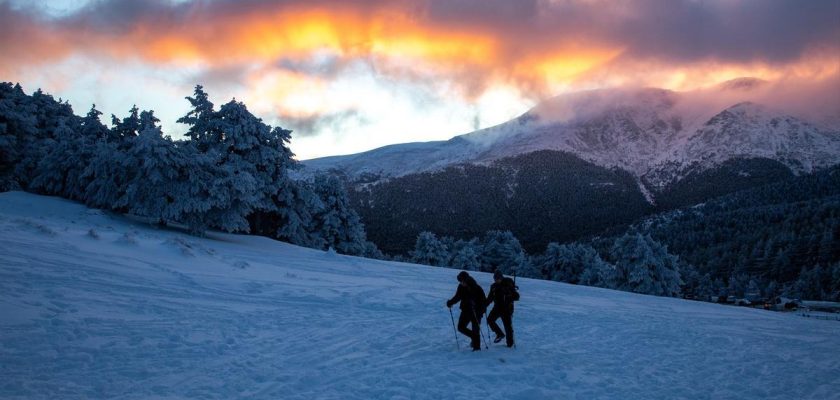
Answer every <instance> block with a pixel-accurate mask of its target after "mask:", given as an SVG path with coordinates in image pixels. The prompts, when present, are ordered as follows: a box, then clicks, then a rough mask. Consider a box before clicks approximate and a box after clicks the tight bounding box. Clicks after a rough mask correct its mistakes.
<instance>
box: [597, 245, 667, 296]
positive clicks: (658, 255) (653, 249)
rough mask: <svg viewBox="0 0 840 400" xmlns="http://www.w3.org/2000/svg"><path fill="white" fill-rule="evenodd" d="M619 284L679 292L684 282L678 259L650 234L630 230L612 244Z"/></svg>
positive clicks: (635, 289)
mask: <svg viewBox="0 0 840 400" xmlns="http://www.w3.org/2000/svg"><path fill="white" fill-rule="evenodd" d="M610 255H611V257H612V258H613V260H614V261H615V267H616V278H617V282H616V283H617V288H618V289H621V290H626V291H630V292H636V293H646V294H653V295H658V296H677V295H679V294H680V285H681V283H682V281H681V279H680V273H679V260H678V259H677V257H676V256H674V255H673V254H670V253H668V250H667V248H666V247H665V246H663V245H662V244H660V243H659V242H657V241H655V240H654V239H653V238H651V237H650V235H647V234H646V235H642V234H640V233H637V232H627V233H625V234H624V235H623V236H621V237H620V238H618V239H617V240H616V241H615V243H614V244H613V246H612V249H611V251H610Z"/></svg>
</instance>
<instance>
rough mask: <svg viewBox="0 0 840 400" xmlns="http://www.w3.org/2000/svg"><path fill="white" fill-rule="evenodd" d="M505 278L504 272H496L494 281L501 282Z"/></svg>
mask: <svg viewBox="0 0 840 400" xmlns="http://www.w3.org/2000/svg"><path fill="white" fill-rule="evenodd" d="M504 277H505V276H504V275H502V271H499V270H496V272H494V273H493V279H498V280H501V279H502V278H504Z"/></svg>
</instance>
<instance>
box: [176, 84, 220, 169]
mask: <svg viewBox="0 0 840 400" xmlns="http://www.w3.org/2000/svg"><path fill="white" fill-rule="evenodd" d="M193 96H194V97H189V96H188V97H186V99H187V101H189V102H190V105H192V107H193V108H192V110H190V112H189V113H187V115H185V116H183V117H181V118H179V119H178V121H177V122H178V123H182V124H186V125H189V126H190V128H189V130H188V131H187V135H186V136H187V137H188V138H189V139H190V140H191V141H192V142H193V143H194V144H195V146H196V148H197V149H198V151H199V152H201V153H207V152H208V151H209V150H210V148H212V147H216V146H217V145H218V144H220V143H221V142H222V134H221V132H220V131H219V130H218V129H217V128H216V127H215V123H216V115H215V113H216V112H215V111H214V110H213V103H212V102H210V99H209V98H208V95H207V93H206V92H205V91H204V87H202V86H201V85H196V87H195V91H194V92H193Z"/></svg>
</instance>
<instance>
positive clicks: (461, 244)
mask: <svg viewBox="0 0 840 400" xmlns="http://www.w3.org/2000/svg"><path fill="white" fill-rule="evenodd" d="M478 247H479V244H478V239H477V238H473V239H471V240H469V241H466V240H458V241H455V242H454V243H453V244H452V247H451V248H450V253H449V263H448V264H449V266H450V267H452V268H455V269H460V270H465V271H478V270H479V269H480V267H481V262H480V261H479V254H481V249H480V248H478Z"/></svg>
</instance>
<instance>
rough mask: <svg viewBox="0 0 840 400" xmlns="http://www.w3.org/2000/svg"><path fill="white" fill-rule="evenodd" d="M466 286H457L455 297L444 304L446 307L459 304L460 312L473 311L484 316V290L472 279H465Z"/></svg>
mask: <svg viewBox="0 0 840 400" xmlns="http://www.w3.org/2000/svg"><path fill="white" fill-rule="evenodd" d="M466 280H467V285H466V286H464V285H458V290H457V291H456V292H455V296H454V297H452V298H451V299H449V301H447V302H446V305H447V306H449V307H452V305H453V304H455V303H457V302H459V301H460V302H461V312H464V311H468V312H470V311H475V313H476V314H477V315H481V314H484V310H485V308H486V305H485V304H486V302H487V297H485V296H484V289H482V288H481V286H479V284H478V283H477V282H476V281H475V279H473V278H472V277H467V278H466Z"/></svg>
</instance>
